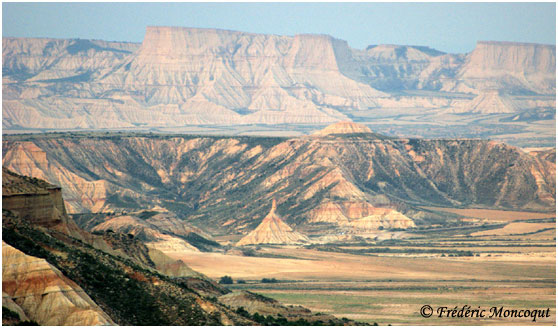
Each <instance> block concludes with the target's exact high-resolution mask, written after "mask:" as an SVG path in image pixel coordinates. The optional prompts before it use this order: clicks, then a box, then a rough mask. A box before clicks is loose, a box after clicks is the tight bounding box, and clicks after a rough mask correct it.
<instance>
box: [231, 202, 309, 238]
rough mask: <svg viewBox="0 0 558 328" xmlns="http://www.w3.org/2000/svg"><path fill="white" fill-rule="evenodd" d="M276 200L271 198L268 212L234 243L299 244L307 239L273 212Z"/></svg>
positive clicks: (275, 208)
mask: <svg viewBox="0 0 558 328" xmlns="http://www.w3.org/2000/svg"><path fill="white" fill-rule="evenodd" d="M276 210H277V201H276V200H275V199H273V202H272V203H271V210H270V211H269V214H267V216H266V217H265V218H264V219H263V220H262V222H261V223H260V225H259V226H258V227H257V228H256V229H254V230H253V231H252V232H250V233H249V234H247V235H246V236H244V238H242V239H241V240H240V241H239V242H238V243H237V244H236V245H237V246H242V245H254V244H301V243H305V242H307V241H308V237H306V236H305V235H303V234H301V233H299V232H296V231H294V230H293V229H292V228H291V227H290V226H289V225H288V224H286V223H285V222H283V220H282V219H281V218H280V217H279V216H278V215H277V214H276V213H275V211H276Z"/></svg>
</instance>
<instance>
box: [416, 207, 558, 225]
mask: <svg viewBox="0 0 558 328" xmlns="http://www.w3.org/2000/svg"><path fill="white" fill-rule="evenodd" d="M424 208H425V209H428V210H433V211H440V212H449V213H453V214H457V215H462V216H464V217H473V218H479V219H485V220H492V221H503V222H509V221H517V220H535V219H545V218H551V217H555V216H556V214H555V213H538V212H520V211H502V210H487V209H475V208H467V209H461V208H447V207H424Z"/></svg>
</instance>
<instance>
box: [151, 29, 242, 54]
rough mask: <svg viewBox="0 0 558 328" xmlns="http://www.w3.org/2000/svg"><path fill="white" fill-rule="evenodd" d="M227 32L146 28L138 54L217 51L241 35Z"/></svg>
mask: <svg viewBox="0 0 558 328" xmlns="http://www.w3.org/2000/svg"><path fill="white" fill-rule="evenodd" d="M242 34H243V33H241V32H234V31H228V30H218V29H209V28H208V29H205V28H186V27H167V26H148V27H147V28H146V31H145V37H144V39H143V43H142V45H141V49H140V52H142V53H150V54H158V55H171V54H172V55H185V54H189V55H196V54H201V53H204V52H208V51H209V50H212V49H217V48H218V47H219V46H223V45H224V44H226V41H227V40H234V39H236V38H238V36H240V35H242Z"/></svg>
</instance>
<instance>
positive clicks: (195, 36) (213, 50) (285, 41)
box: [139, 26, 350, 70]
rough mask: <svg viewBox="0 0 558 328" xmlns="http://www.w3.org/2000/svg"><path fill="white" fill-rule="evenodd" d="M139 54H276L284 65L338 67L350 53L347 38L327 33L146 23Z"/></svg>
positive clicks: (173, 56) (169, 57)
mask: <svg viewBox="0 0 558 328" xmlns="http://www.w3.org/2000/svg"><path fill="white" fill-rule="evenodd" d="M139 54H140V57H141V56H146V55H147V56H157V57H158V58H159V59H158V60H161V59H160V58H161V57H165V59H164V61H169V60H171V61H173V60H179V57H191V56H201V55H215V56H219V57H231V58H232V57H237V56H238V55H239V54H242V55H241V57H242V56H245V55H246V56H249V57H254V56H264V57H276V58H277V59H278V60H279V62H281V63H282V64H283V65H284V66H285V67H288V68H292V69H296V68H312V69H318V70H338V69H339V67H338V63H337V60H338V58H337V57H340V58H341V60H346V58H347V56H349V55H350V48H349V46H348V44H347V42H345V41H342V40H337V39H334V38H333V37H331V36H329V35H316V34H300V35H295V36H294V37H286V36H277V35H266V34H255V33H244V32H237V31H230V30H220V29H209V28H187V27H165V26H148V27H147V29H146V33H145V37H144V40H143V43H142V46H141V49H140V51H139Z"/></svg>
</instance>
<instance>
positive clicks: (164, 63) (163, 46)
mask: <svg viewBox="0 0 558 328" xmlns="http://www.w3.org/2000/svg"><path fill="white" fill-rule="evenodd" d="M2 59H3V72H2V73H3V74H2V78H3V90H2V92H3V102H2V109H3V117H2V118H3V119H2V126H3V128H4V129H5V130H7V131H15V130H22V129H23V130H25V129H53V130H60V129H105V128H126V129H145V128H162V127H163V128H172V127H180V126H184V125H197V124H222V125H238V124H280V123H285V124H287V123H288V124H318V125H319V124H322V125H324V124H328V123H332V122H337V121H345V120H353V121H365V120H366V119H365V118H366V115H369V114H367V113H370V115H379V114H389V113H391V112H393V110H394V109H397V110H403V113H405V111H409V112H411V111H414V110H416V109H419V112H428V113H436V115H443V114H448V113H449V114H462V113H475V114H508V116H509V119H510V120H512V116H511V115H518V114H522V113H525V112H529V113H532V114H533V113H534V114H533V115H535V116H537V117H538V119H541V116H540V115H543V114H544V115H546V114H545V113H546V112H547V111H550V112H553V111H554V108H555V105H556V100H555V92H556V82H555V80H556V71H555V66H556V49H555V46H550V45H540V44H529V43H510V42H479V43H478V44H477V46H476V48H475V49H474V50H473V51H472V52H471V53H468V54H445V53H443V52H440V51H437V50H435V49H431V48H428V47H423V46H399V45H375V46H369V47H367V48H366V49H364V50H358V49H352V48H350V47H349V46H348V44H347V42H345V41H343V40H338V39H335V38H333V37H330V36H327V35H313V34H302V35H295V36H292V37H291V36H278V35H265V34H251V33H243V32H235V31H226V30H218V29H197V28H178V27H148V28H147V31H146V35H145V38H144V41H143V43H141V44H136V43H125V42H106V41H99V40H81V39H71V40H70V39H68V40H63V39H36V38H3V40H2ZM363 113H364V114H363ZM541 113H543V114H541ZM544 115H543V117H542V119H547V120H548V119H550V120H554V118H555V115H550V117H549V116H548V115H547V116H544ZM444 119H445V118H444V117H443V116H440V117H439V118H438V122H444ZM533 119H537V118H533ZM512 123H513V122H512Z"/></svg>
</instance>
